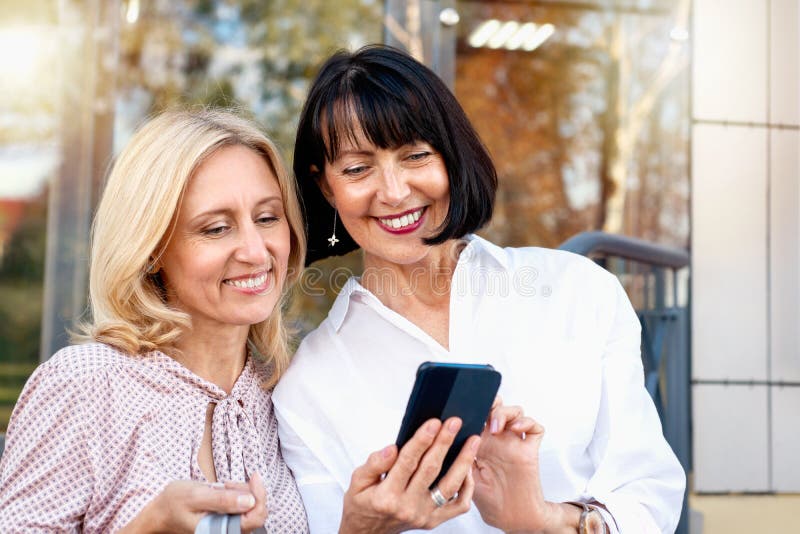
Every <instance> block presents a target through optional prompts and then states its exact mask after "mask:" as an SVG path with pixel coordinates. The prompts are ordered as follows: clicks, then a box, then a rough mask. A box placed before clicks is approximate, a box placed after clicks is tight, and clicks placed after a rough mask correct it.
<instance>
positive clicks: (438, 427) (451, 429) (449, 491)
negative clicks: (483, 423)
mask: <svg viewBox="0 0 800 534" xmlns="http://www.w3.org/2000/svg"><path fill="white" fill-rule="evenodd" d="M460 428H461V420H460V419H458V418H456V417H453V418H450V419H448V420H447V421H445V423H444V424H442V423H441V422H440V421H439V420H438V419H432V420H430V421H427V422H426V423H425V424H424V425H422V426H421V427H420V428H419V430H417V432H416V433H415V434H414V436H413V437H412V438H411V439H410V440H409V441H408V443H406V444H405V445H404V446H403V449H402V450H401V451H399V453H398V451H397V447H396V446H394V445H390V446H389V447H386V448H385V449H383V450H382V451H379V452H374V453H372V454H371V455H370V456H369V458H368V459H367V463H366V464H364V465H362V466H361V467H359V468H358V469H356V470H355V471H354V472H353V477H352V479H351V481H350V488H348V490H347V493H345V496H344V510H343V512H342V524H341V527H340V529H339V531H340V533H349V532H382V533H394V532H402V531H403V530H409V529H417V528H424V529H430V528H433V527H435V526H437V525H439V524H441V523H442V522H444V521H447V520H448V519H450V518H453V517H455V516H457V515H461V514H463V513H465V512H466V511H467V510H469V507H470V500H471V499H472V491H473V488H474V482H473V480H472V475H471V468H472V461H473V459H474V457H475V454H476V452H477V451H478V446H479V445H480V437H478V436H472V437H470V438H469V439H468V440H467V441H466V443H465V444H464V447H463V448H462V449H461V452H460V453H459V455H458V457H457V458H456V460H455V462H454V463H453V465H452V466H451V467H450V469H449V470H448V472H447V474H446V475H445V476H444V477H443V478H442V479H441V480H440V481H439V483H438V487H439V490H440V491H441V492H442V494H443V495H444V496H445V497H453V496H455V495H456V493H457V494H458V496H457V497H456V498H455V499H451V500H450V501H449V502H448V503H446V504H445V505H443V506H441V507H437V506H436V504H435V503H434V501H433V499H432V498H431V492H430V490H429V489H428V488H429V487H430V485H431V484H432V483H433V481H434V480H435V479H436V477H437V476H438V475H439V471H440V470H441V467H442V461H443V460H444V457H445V455H446V454H447V451H448V449H449V448H450V445H451V444H452V443H453V440H454V439H455V437H456V434H457V433H458V430H459V429H460ZM384 473H386V476H385V477H384V476H383V474H384Z"/></svg>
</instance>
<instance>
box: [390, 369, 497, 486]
mask: <svg viewBox="0 0 800 534" xmlns="http://www.w3.org/2000/svg"><path fill="white" fill-rule="evenodd" d="M500 378H501V377H500V373H498V372H497V371H496V370H495V369H494V368H493V367H492V366H491V365H474V364H465V363H435V362H425V363H423V364H422V365H420V366H419V368H418V369H417V378H416V381H415V382H414V389H412V390H411V396H410V397H409V399H408V405H407V406H406V413H405V415H404V416H403V422H402V424H401V425H400V432H399V433H398V435H397V442H396V443H397V447H398V449H399V448H401V447H402V446H403V445H405V444H406V442H407V441H408V440H409V439H411V437H412V436H413V435H414V433H415V432H416V431H417V429H418V428H419V427H420V426H421V425H422V424H423V423H424V422H425V421H427V420H429V419H433V418H436V419H441V420H442V421H445V420H446V419H447V418H448V417H460V418H461V421H462V422H463V424H462V425H461V430H459V432H458V435H457V436H456V439H455V440H454V441H453V444H452V445H451V446H450V450H449V451H447V455H446V456H445V459H444V462H443V463H442V470H441V471H440V472H439V475H438V476H437V477H436V480H434V482H433V484H431V487H433V486H435V485H436V484H437V483H438V482H439V480H440V479H441V478H442V477H443V476H444V475H445V474H446V473H447V470H448V469H450V466H451V465H453V462H454V461H455V459H456V457H457V456H458V453H459V452H461V448H462V447H463V446H464V443H465V442H466V441H467V439H469V437H470V436H473V435H476V434H480V433H481V432H482V431H483V425H484V424H485V423H486V418H487V417H488V416H489V411H490V410H491V409H492V403H493V402H494V398H495V396H496V395H497V390H498V389H499V388H500Z"/></svg>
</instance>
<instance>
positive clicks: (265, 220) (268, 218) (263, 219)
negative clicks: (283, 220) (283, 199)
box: [256, 215, 279, 226]
mask: <svg viewBox="0 0 800 534" xmlns="http://www.w3.org/2000/svg"><path fill="white" fill-rule="evenodd" d="M278 220H279V219H278V217H276V216H275V215H261V216H260V217H259V218H258V219H256V223H258V224H261V225H264V226H266V225H269V224H272V223H274V222H277V221H278Z"/></svg>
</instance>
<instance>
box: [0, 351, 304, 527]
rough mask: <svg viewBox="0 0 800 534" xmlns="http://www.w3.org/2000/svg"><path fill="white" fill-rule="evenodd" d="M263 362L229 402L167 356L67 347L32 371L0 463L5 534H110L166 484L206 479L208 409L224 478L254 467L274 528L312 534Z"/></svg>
mask: <svg viewBox="0 0 800 534" xmlns="http://www.w3.org/2000/svg"><path fill="white" fill-rule="evenodd" d="M268 375H269V371H268V369H267V368H266V366H265V365H264V364H262V363H260V362H258V361H256V360H254V359H253V358H249V359H248V361H247V364H246V365H245V368H244V370H243V371H242V374H241V376H239V378H238V380H237V381H236V384H235V385H234V386H233V390H232V391H231V394H230V395H228V394H226V393H225V391H223V390H222V389H221V388H219V387H217V386H216V385H214V384H212V383H210V382H208V381H206V380H204V379H202V378H200V377H199V376H197V375H195V374H194V373H192V372H191V371H189V370H188V369H187V368H185V367H184V366H182V365H181V364H179V363H178V362H177V361H175V360H173V359H172V358H170V357H169V356H167V355H165V354H163V353H161V352H151V353H148V354H145V355H142V356H136V357H132V356H128V355H126V354H124V353H122V352H119V351H117V350H116V349H114V348H112V347H110V346H108V345H103V344H99V343H91V344H86V345H75V346H71V347H67V348H65V349H62V350H60V351H59V352H58V353H57V354H56V355H55V356H53V358H52V359H50V360H49V361H48V362H46V363H44V364H42V365H41V366H39V368H38V369H37V370H36V371H35V372H34V373H33V375H32V376H31V378H30V379H29V380H28V383H27V384H26V386H25V389H24V390H23V392H22V395H21V396H20V398H19V401H18V402H17V405H16V407H15V409H14V413H13V415H12V417H11V422H10V423H9V426H8V435H7V437H6V447H5V452H4V454H3V457H2V461H0V532H2V533H4V534H6V533H12V532H81V531H83V532H110V531H114V530H118V529H120V528H122V527H123V526H125V525H126V524H127V523H129V522H130V521H131V519H133V518H134V517H135V516H136V515H137V514H138V513H139V512H140V511H141V509H142V508H143V507H144V506H145V504H147V503H148V502H149V501H150V500H152V499H153V498H154V497H155V496H156V495H157V494H158V493H159V492H161V490H162V489H163V488H164V486H166V485H167V484H168V483H169V482H171V481H173V480H181V479H182V480H187V479H192V480H200V481H205V480H206V478H205V477H204V476H203V473H202V472H201V471H200V468H199V465H198V463H197V453H198V451H199V449H200V444H201V439H202V436H203V432H204V428H205V418H206V408H207V406H208V404H209V403H213V404H216V407H215V409H214V416H213V422H212V427H211V433H212V453H213V457H214V467H215V469H216V473H217V478H218V479H219V480H220V481H225V480H239V481H243V480H246V479H247V478H249V476H250V475H251V474H252V473H253V472H255V471H258V472H259V473H260V474H261V475H262V477H263V479H264V483H265V485H266V487H267V507H268V508H269V516H268V519H267V523H266V524H265V526H266V527H267V530H268V532H291V533H294V532H302V533H304V532H307V531H308V526H307V522H306V514H305V509H304V508H303V503H302V502H301V500H300V495H299V493H298V491H297V487H296V485H295V482H294V479H293V478H292V473H291V472H290V471H289V469H288V468H287V467H286V464H285V463H284V461H283V458H282V457H281V453H280V445H279V443H278V427H277V421H276V420H275V415H274V413H273V408H272V397H271V396H272V391H271V390H267V389H265V388H264V387H263V386H262V383H263V382H264V380H265V379H266V378H267V377H268Z"/></svg>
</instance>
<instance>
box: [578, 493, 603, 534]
mask: <svg viewBox="0 0 800 534" xmlns="http://www.w3.org/2000/svg"><path fill="white" fill-rule="evenodd" d="M568 504H574V505H575V506H580V507H581V508H582V509H583V510H582V511H581V518H580V520H579V521H578V532H579V533H580V534H609V532H610V531H609V529H608V524H607V523H606V520H605V518H604V517H603V514H601V513H600V510H598V509H597V507H596V506H592V505H589V504H586V503H585V502H580V501H569V502H568ZM598 527H600V529H598Z"/></svg>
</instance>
